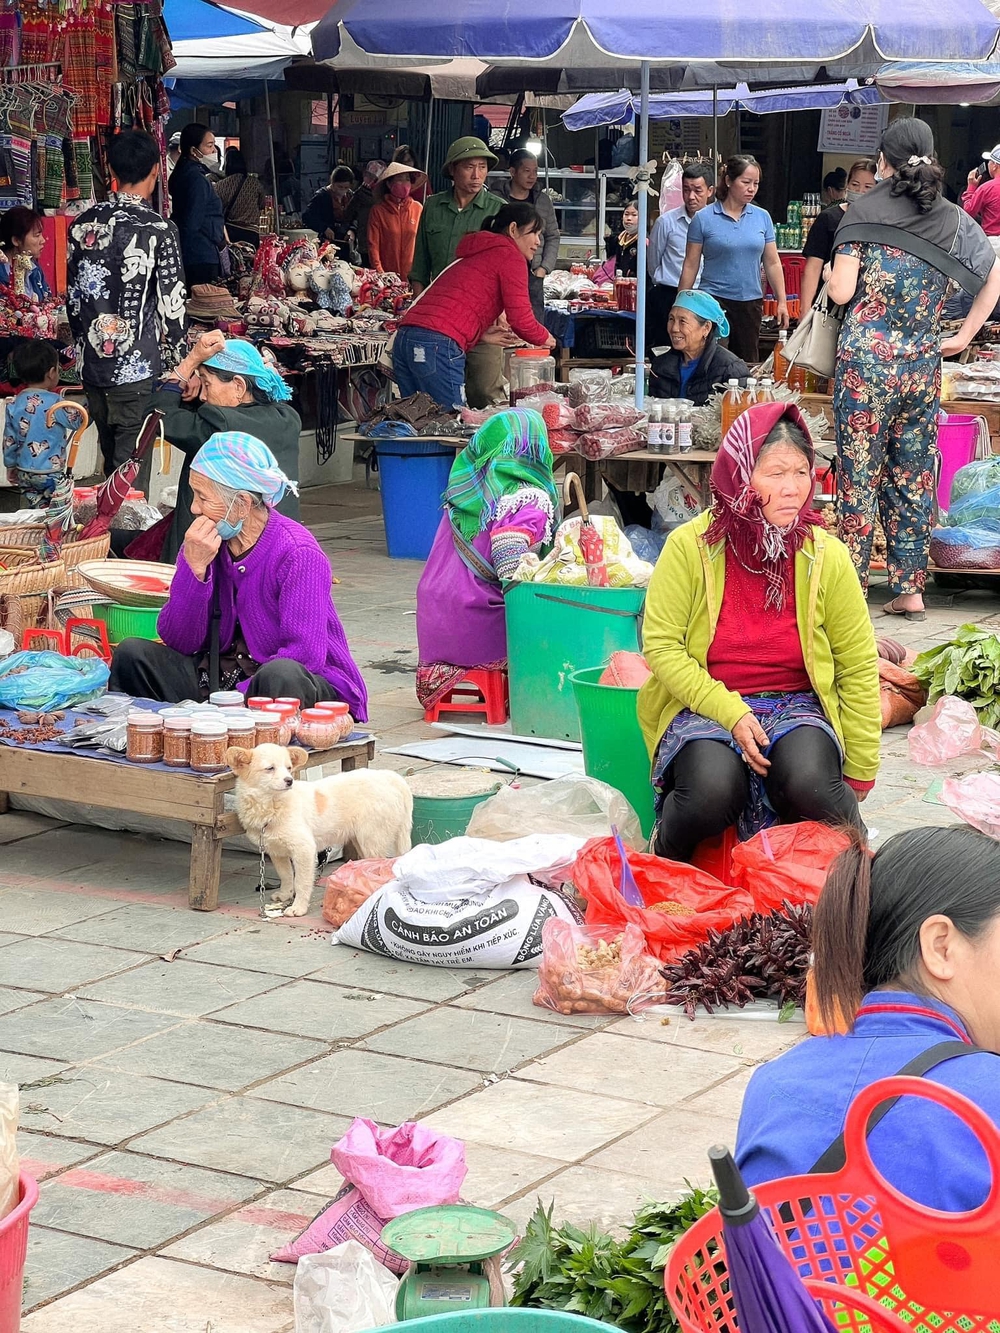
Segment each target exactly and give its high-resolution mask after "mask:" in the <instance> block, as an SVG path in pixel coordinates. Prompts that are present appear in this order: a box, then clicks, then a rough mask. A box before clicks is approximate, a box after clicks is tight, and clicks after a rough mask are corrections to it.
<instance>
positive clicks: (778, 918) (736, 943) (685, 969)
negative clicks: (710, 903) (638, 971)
mask: <svg viewBox="0 0 1000 1333" xmlns="http://www.w3.org/2000/svg"><path fill="white" fill-rule="evenodd" d="M811 939H812V907H811V906H810V905H809V904H805V905H804V906H801V907H793V906H792V905H791V904H790V903H787V902H784V903H782V904H781V908H780V910H779V911H776V912H770V913H768V914H767V915H766V916H765V915H763V914H761V913H759V912H758V913H755V914H754V915H753V916H747V917H743V918H742V919H741V920H739V921H737V922H736V923H735V924H734V925H732V926H729V927H728V928H727V929H726V930H721V931H719V930H713V931H710V932H709V935H708V938H707V939H706V940H705V941H704V943H703V944H700V945H698V947H697V948H696V949H692V950H691V951H690V952H689V953H686V954H685V955H684V956H683V957H682V958H681V959H680V960H679V961H678V962H676V963H671V964H668V965H667V966H666V967H664V968H661V970H660V975H661V976H662V977H664V979H665V980H666V983H667V997H666V998H667V1003H668V1004H676V1005H683V1006H684V1012H685V1013H686V1014H687V1016H688V1017H689V1018H694V1015H695V1009H696V1008H697V1006H698V1005H699V1004H700V1005H702V1006H703V1007H704V1008H705V1009H707V1010H708V1012H709V1013H712V1011H713V1009H715V1008H718V1007H721V1008H723V1009H728V1008H729V1007H730V1005H734V1006H735V1007H736V1008H738V1009H742V1008H743V1006H744V1005H745V1004H748V1003H749V1002H750V1001H751V1000H756V999H772V998H773V999H776V1000H778V1001H779V1002H780V1004H781V1005H782V1007H783V1008H784V1007H786V1006H794V1005H797V1004H803V1003H804V1001H805V990H806V972H807V971H808V968H809V953H810V949H811V943H810V941H811Z"/></svg>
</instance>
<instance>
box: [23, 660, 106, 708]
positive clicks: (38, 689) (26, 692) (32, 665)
mask: <svg viewBox="0 0 1000 1333" xmlns="http://www.w3.org/2000/svg"><path fill="white" fill-rule="evenodd" d="M110 675H111V672H110V671H109V669H108V666H107V663H106V662H103V661H101V659H100V658H99V657H63V655H62V654H61V653H48V652H44V653H30V652H22V653H12V654H11V656H10V657H6V658H4V660H3V661H2V662H0V706H2V707H4V708H30V709H33V710H34V711H36V712H42V713H48V712H51V711H52V709H53V708H69V707H70V706H71V705H73V704H78V703H83V701H84V700H85V699H90V698H92V697H93V696H94V695H95V694H100V693H101V691H102V690H103V689H104V687H105V686H106V685H107V683H108V677H109V676H110Z"/></svg>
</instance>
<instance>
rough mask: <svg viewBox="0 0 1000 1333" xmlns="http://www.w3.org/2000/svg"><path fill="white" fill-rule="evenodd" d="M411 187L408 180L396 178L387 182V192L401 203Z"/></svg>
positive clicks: (408, 195)
mask: <svg viewBox="0 0 1000 1333" xmlns="http://www.w3.org/2000/svg"><path fill="white" fill-rule="evenodd" d="M412 188H413V187H412V186H411V185H410V182H409V181H400V180H396V181H390V182H389V193H390V194H391V195H392V197H393V199H398V200H399V202H400V203H402V202H403V200H404V199H409V197H410V190H411V189H412Z"/></svg>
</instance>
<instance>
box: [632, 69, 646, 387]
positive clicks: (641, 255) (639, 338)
mask: <svg viewBox="0 0 1000 1333" xmlns="http://www.w3.org/2000/svg"><path fill="white" fill-rule="evenodd" d="M639 99H640V100H639V167H640V172H641V171H642V170H644V169H645V166H646V162H647V161H648V160H649V61H648V60H644V61H643V62H642V64H641V65H640V66H639ZM637 202H638V205H639V244H638V245H637V247H636V266H635V289H636V290H635V405H636V407H637V408H638V409H639V411H641V410H642V400H643V397H644V395H645V388H646V383H645V380H646V376H645V361H646V219H647V217H648V215H649V191H648V190H647V189H646V186H645V184H640V185H639V198H638V201H637Z"/></svg>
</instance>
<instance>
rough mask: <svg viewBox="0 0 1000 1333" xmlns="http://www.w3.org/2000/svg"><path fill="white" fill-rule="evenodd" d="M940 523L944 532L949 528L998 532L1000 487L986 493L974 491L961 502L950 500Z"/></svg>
mask: <svg viewBox="0 0 1000 1333" xmlns="http://www.w3.org/2000/svg"><path fill="white" fill-rule="evenodd" d="M941 522H942V523H943V524H944V525H945V530H946V531H947V530H949V529H951V528H980V529H982V530H984V531H986V532H992V533H996V532H1000V486H994V487H992V488H991V489H990V490H988V491H975V492H971V493H970V494H969V495H966V496H965V497H964V498H963V499H961V500H952V502H951V504H950V506H949V508H948V512H947V513H946V514H945V515H944V516H943V517H942V519H941Z"/></svg>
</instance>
